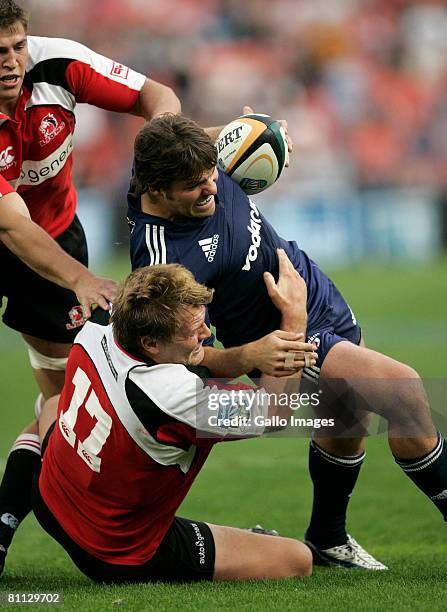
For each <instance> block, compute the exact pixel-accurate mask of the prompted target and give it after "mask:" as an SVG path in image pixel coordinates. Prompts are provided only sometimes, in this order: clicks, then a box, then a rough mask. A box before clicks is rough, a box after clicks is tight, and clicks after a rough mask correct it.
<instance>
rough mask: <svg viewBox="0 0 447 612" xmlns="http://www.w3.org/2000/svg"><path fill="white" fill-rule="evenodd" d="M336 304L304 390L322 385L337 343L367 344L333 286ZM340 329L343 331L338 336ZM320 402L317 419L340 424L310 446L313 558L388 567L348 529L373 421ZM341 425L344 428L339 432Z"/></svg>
mask: <svg viewBox="0 0 447 612" xmlns="http://www.w3.org/2000/svg"><path fill="white" fill-rule="evenodd" d="M332 304H333V308H332V309H331V310H330V315H329V316H328V318H327V320H326V321H325V326H326V327H327V328H329V329H328V330H326V331H323V332H316V333H313V334H311V335H310V338H309V339H310V340H311V341H313V342H314V343H315V344H316V350H317V352H318V355H319V357H318V362H317V366H316V367H312V368H308V369H305V370H304V373H303V379H302V388H303V390H306V389H305V387H306V386H308V385H311V389H309V393H311V392H312V391H315V390H316V388H317V386H318V385H319V380H320V371H321V369H322V368H323V366H324V363H325V359H326V357H327V355H328V353H329V352H330V350H331V349H332V347H333V346H334V345H335V344H336V343H337V342H340V341H341V340H342V339H344V338H347V339H349V340H350V341H351V342H353V343H355V344H361V345H362V344H364V343H363V339H361V330H360V327H359V326H358V325H357V322H356V320H355V317H354V316H353V314H352V311H351V310H350V308H349V306H348V305H347V304H346V302H345V301H344V300H343V298H342V296H341V294H340V293H339V292H338V291H337V289H336V288H335V287H333V291H332ZM331 328H332V329H335V328H337V330H339V331H340V333H341V334H342V335H341V336H339V335H336V334H335V333H334V332H333V331H331ZM319 397H320V401H319V406H316V407H314V411H315V417H317V418H320V419H323V418H334V419H335V422H336V424H337V428H326V429H324V428H321V429H315V430H314V432H313V438H312V440H311V441H310V445H309V473H310V476H311V479H312V484H313V503H312V512H311V517H310V522H309V525H308V527H307V530H306V534H305V541H306V543H308V544H309V546H311V547H312V550H313V552H314V562H315V563H318V564H322V565H336V566H341V567H345V568H362V569H370V570H377V569H386V566H385V565H383V564H382V563H380V562H379V561H377V560H376V559H374V558H373V557H372V556H371V555H369V554H368V553H367V552H366V551H365V550H364V549H363V548H362V547H361V546H360V545H359V544H357V542H355V540H353V539H352V538H351V536H350V535H349V534H348V532H347V528H346V520H347V510H348V506H349V502H350V499H351V495H352V493H353V490H354V487H355V484H356V482H357V479H358V476H359V473H360V469H361V467H362V465H363V461H364V458H365V445H364V436H365V432H366V431H367V429H368V425H369V422H370V414H369V412H366V411H360V410H357V411H356V413H355V414H352V413H351V414H348V411H347V410H346V407H345V405H344V402H343V401H342V400H341V401H339V402H338V403H336V402H335V401H333V402H331V405H330V406H328V403H327V402H326V395H325V393H323V394H320V395H319ZM340 424H342V425H343V430H342V431H340Z"/></svg>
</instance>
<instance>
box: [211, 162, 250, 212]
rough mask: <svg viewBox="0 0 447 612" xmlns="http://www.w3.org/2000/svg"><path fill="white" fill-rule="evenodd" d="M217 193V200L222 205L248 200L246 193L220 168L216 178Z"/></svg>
mask: <svg viewBox="0 0 447 612" xmlns="http://www.w3.org/2000/svg"><path fill="white" fill-rule="evenodd" d="M217 195H218V198H219V202H221V203H223V204H224V205H225V204H230V203H233V202H248V197H247V195H246V194H245V193H244V192H243V191H242V189H241V188H240V187H239V185H238V184H237V183H236V182H235V181H233V179H232V178H230V177H229V176H228V175H227V174H225V172H222V170H219V176H218V179H217Z"/></svg>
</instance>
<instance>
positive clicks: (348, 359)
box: [321, 342, 447, 518]
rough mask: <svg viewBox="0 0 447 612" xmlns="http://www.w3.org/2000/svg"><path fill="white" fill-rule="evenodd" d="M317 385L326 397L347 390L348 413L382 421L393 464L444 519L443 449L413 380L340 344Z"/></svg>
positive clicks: (446, 462)
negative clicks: (322, 384)
mask: <svg viewBox="0 0 447 612" xmlns="http://www.w3.org/2000/svg"><path fill="white" fill-rule="evenodd" d="M321 379H323V380H324V379H326V380H327V381H331V382H329V384H328V389H329V392H330V390H331V388H332V389H334V387H335V393H336V394H338V393H339V392H340V388H344V389H345V390H348V396H347V397H348V398H349V401H350V402H351V403H352V405H353V407H354V409H355V407H356V406H359V405H360V406H361V407H362V409H365V408H368V409H369V410H371V411H374V412H376V413H378V414H380V415H381V416H383V417H385V418H386V419H387V421H388V434H389V444H390V448H391V451H392V453H393V455H394V457H395V460H396V462H397V463H398V464H399V465H400V466H401V467H402V469H403V470H404V471H405V473H406V474H407V475H408V476H409V477H410V478H411V479H412V480H413V482H414V483H415V484H416V485H417V486H418V487H419V488H420V489H421V490H422V491H423V492H424V493H425V494H426V495H427V496H428V497H429V498H430V499H431V500H432V502H433V503H434V504H435V505H436V506H437V507H438V509H439V510H440V512H441V513H442V515H443V516H444V518H446V517H447V496H445V494H444V492H445V491H447V448H446V444H445V441H444V439H443V437H442V436H441V435H440V434H438V432H437V431H436V428H435V427H434V425H433V422H432V418H431V413H430V408H429V404H428V399H427V396H426V393H425V390H424V387H423V384H422V381H421V380H420V378H419V376H418V374H417V373H416V372H415V371H414V370H413V369H412V368H410V367H409V366H407V365H405V364H402V363H400V362H398V361H395V360H394V359H391V358H390V357H387V356H385V355H382V354H380V353H377V352H375V351H372V350H369V349H367V348H363V347H359V346H355V345H353V344H351V343H349V342H340V343H338V344H336V345H335V346H334V347H333V348H332V349H331V351H330V352H329V353H328V355H327V357H326V360H325V362H324V365H323V368H322V370H321ZM332 381H338V382H336V383H333V382H332Z"/></svg>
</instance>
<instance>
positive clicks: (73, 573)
mask: <svg viewBox="0 0 447 612" xmlns="http://www.w3.org/2000/svg"><path fill="white" fill-rule="evenodd" d="M126 270H127V264H126V263H120V264H119V266H114V267H113V268H112V269H111V271H109V273H110V274H112V275H120V274H123V273H124V272H125V271H126ZM334 280H335V281H336V282H337V284H338V286H339V287H340V288H341V290H342V291H343V293H344V294H345V295H346V296H347V298H348V299H349V302H350V305H351V307H352V308H353V310H354V311H355V312H356V314H357V315H358V317H359V320H360V322H361V324H362V326H363V329H364V334H365V337H366V340H367V343H368V344H369V346H371V347H373V348H376V349H378V350H381V351H384V352H386V353H388V354H391V355H392V356H394V357H396V358H398V359H401V360H404V361H406V362H408V363H409V364H411V365H412V366H414V367H415V368H416V369H418V371H420V372H421V374H423V375H424V376H425V377H426V378H437V379H439V380H438V391H439V388H440V391H439V393H438V395H439V398H440V399H439V402H440V403H445V397H446V396H447V393H446V392H445V391H447V387H446V383H445V380H443V379H445V372H446V364H447V348H446V347H447V325H446V304H447V282H446V281H447V261H446V260H441V261H439V262H438V263H436V264H435V265H433V266H432V267H431V268H430V269H426V268H417V267H416V268H413V267H412V268H411V269H409V268H407V267H393V268H389V269H386V270H379V269H378V268H374V267H361V268H358V269H353V270H349V271H344V272H338V273H337V274H334ZM0 389H1V397H2V405H3V408H2V409H3V416H2V419H1V423H2V428H1V434H0V468H1V467H2V465H1V464H2V459H3V460H4V458H5V457H6V454H7V452H8V449H9V447H10V445H11V442H12V441H13V439H14V436H15V434H16V433H17V432H18V430H19V429H20V427H21V426H22V425H23V424H24V423H25V422H26V421H27V420H30V418H29V417H30V415H31V406H32V403H33V401H34V397H35V394H36V387H35V385H34V383H33V382H32V381H31V379H30V374H29V371H28V366H27V360H26V357H25V353H24V350H23V348H22V346H21V344H20V342H19V341H18V340H17V337H16V335H15V334H13V333H11V332H10V331H9V330H7V329H6V328H4V327H2V328H1V330H0ZM441 408H442V406H440V409H441ZM307 444H308V441H307V440H304V439H298V438H286V437H282V438H266V439H263V440H251V441H244V442H238V443H234V444H226V445H225V444H224V445H221V446H220V447H218V448H216V449H215V451H214V452H213V453H212V455H211V457H210V459H209V461H208V462H207V464H206V466H205V468H204V469H203V471H202V473H201V474H200V476H199V478H198V479H197V481H196V483H195V485H194V487H193V489H192V490H191V493H190V495H189V497H188V498H187V500H186V501H185V503H184V505H183V507H182V509H181V514H183V515H184V516H190V517H192V518H195V519H200V520H209V521H212V522H217V523H222V524H230V525H235V526H241V527H242V526H250V525H254V524H255V523H258V522H259V523H261V524H263V525H264V526H266V527H274V528H277V529H278V530H279V531H280V532H281V533H283V534H285V535H290V536H295V537H302V534H303V531H304V529H305V527H306V523H307V519H308V516H309V511H310V505H311V487H310V483H309V477H308V475H307V467H306V464H307ZM0 471H1V469H0ZM349 516H350V519H349V527H350V530H351V532H352V533H353V535H354V536H355V537H356V538H357V539H358V540H359V541H360V542H361V543H362V544H363V545H364V546H365V547H366V548H367V549H368V550H369V551H371V552H372V553H373V554H375V555H376V556H377V557H378V558H379V559H380V560H382V561H383V562H385V563H386V564H387V565H389V567H390V571H389V572H377V573H364V572H346V571H337V570H325V569H316V570H315V573H314V575H313V577H312V578H310V579H307V580H303V581H299V580H284V581H274V582H257V583H244V584H238V583H227V584H200V585H186V586H166V585H141V586H140V585H139V586H138V587H104V586H101V587H98V586H95V585H94V584H92V583H90V582H89V581H88V580H87V579H86V578H84V577H83V576H82V575H81V574H80V573H79V572H78V571H77V570H76V569H75V568H74V567H73V566H72V564H71V562H70V560H69V559H68V558H67V557H66V555H65V553H64V552H63V551H62V550H60V549H59V547H58V545H57V544H56V543H55V542H53V541H51V539H50V538H49V537H47V536H46V534H44V533H43V532H42V531H41V530H40V528H39V527H38V526H37V525H36V523H35V521H34V519H32V518H31V517H30V518H28V519H27V520H26V521H25V522H24V524H23V525H22V527H21V528H20V530H19V533H18V534H17V536H16V539H15V542H14V546H13V547H12V549H11V552H10V554H9V556H8V562H7V568H6V570H5V573H4V575H3V577H2V579H1V581H0V591H28V592H54V591H62V592H63V593H64V604H63V608H64V609H67V610H75V609H79V610H83V611H84V610H86V611H88V610H92V611H93V610H95V612H96V611H98V610H110V609H114V608H121V609H125V610H185V611H189V610H191V611H192V610H201V609H208V610H217V609H220V610H312V611H319V610H321V611H323V610H324V611H327V610H331V611H332V610H340V611H345V610H409V611H410V610H411V611H415V610H421V611H422V610H445V608H446V604H445V601H446V595H447V589H446V586H445V585H446V581H445V575H446V553H447V545H446V540H447V532H446V526H445V524H443V522H442V520H441V518H440V517H439V515H438V513H437V511H436V510H435V509H434V508H432V507H431V505H430V503H429V502H427V501H426V499H425V498H424V497H423V496H422V495H421V494H420V493H419V492H418V491H417V490H416V489H415V488H414V487H413V486H412V485H411V483H409V482H408V481H407V479H406V478H405V477H404V476H403V475H402V474H401V472H400V470H399V469H398V468H397V466H396V465H395V464H394V462H393V461H392V458H391V457H390V454H389V451H388V448H387V443H386V439H385V438H383V437H378V438H371V439H370V440H369V441H368V458H367V461H366V463H365V466H364V468H363V470H362V473H361V476H360V479H359V483H358V485H357V487H356V492H355V495H354V496H353V499H352V502H351V509H350V515H349ZM39 607H40V608H41V609H42V608H45V609H46V608H50V606H39Z"/></svg>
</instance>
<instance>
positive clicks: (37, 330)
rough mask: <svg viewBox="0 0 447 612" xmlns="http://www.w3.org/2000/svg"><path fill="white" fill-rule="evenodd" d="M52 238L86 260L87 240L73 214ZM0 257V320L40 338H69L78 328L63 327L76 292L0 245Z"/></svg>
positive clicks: (77, 302) (55, 340)
mask: <svg viewBox="0 0 447 612" xmlns="http://www.w3.org/2000/svg"><path fill="white" fill-rule="evenodd" d="M56 242H58V243H59V245H60V246H61V247H62V248H63V249H64V251H66V252H67V253H68V254H69V255H71V256H72V257H74V258H75V259H77V260H78V261H80V262H81V263H82V264H84V265H85V266H86V265H87V264H88V255H87V242H86V239H85V234H84V230H83V228H82V225H81V223H80V221H79V219H78V218H77V217H75V218H74V219H73V221H72V223H71V225H70V226H69V227H68V228H67V229H66V230H65V232H63V233H62V234H61V235H60V236H58V237H57V238H56ZM0 261H1V266H2V274H1V278H0V303H1V300H2V299H3V298H4V297H6V298H8V303H7V306H6V308H5V312H4V313H3V321H4V323H5V324H6V325H7V326H8V327H11V328H12V329H15V330H16V331H19V332H22V333H24V334H28V335H30V336H35V337H36V338H41V339H43V340H51V341H52V342H63V343H71V342H73V340H74V337H75V335H76V334H77V333H78V331H79V328H76V329H67V324H70V317H69V312H70V310H71V309H72V308H73V306H76V305H78V304H79V301H78V299H77V298H76V295H75V294H74V293H73V292H72V291H70V290H69V289H64V288H63V287H59V285H55V284H54V283H51V282H50V281H48V280H46V279H45V278H42V276H39V275H38V274H36V272H34V271H33V270H31V268H28V266H27V265H26V264H24V263H23V262H22V261H21V260H20V259H19V258H18V257H16V256H15V255H13V254H12V253H11V251H9V250H8V249H1V251H0Z"/></svg>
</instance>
